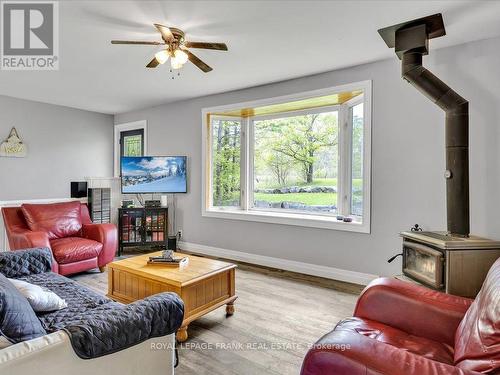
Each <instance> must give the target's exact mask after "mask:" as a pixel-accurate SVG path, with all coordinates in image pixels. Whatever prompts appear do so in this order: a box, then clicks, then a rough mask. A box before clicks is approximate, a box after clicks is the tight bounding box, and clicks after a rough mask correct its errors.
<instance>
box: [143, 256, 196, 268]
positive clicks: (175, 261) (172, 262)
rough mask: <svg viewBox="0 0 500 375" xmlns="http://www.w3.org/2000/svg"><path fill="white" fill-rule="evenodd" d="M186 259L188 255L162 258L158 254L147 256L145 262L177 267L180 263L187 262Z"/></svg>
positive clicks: (187, 259)
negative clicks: (147, 258) (156, 255)
mask: <svg viewBox="0 0 500 375" xmlns="http://www.w3.org/2000/svg"><path fill="white" fill-rule="evenodd" d="M188 261H189V258H188V257H179V258H175V257H174V258H163V257H161V256H159V257H149V260H148V262H147V264H154V265H162V266H170V267H178V266H180V265H185V264H187V262H188Z"/></svg>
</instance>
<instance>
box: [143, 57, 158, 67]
mask: <svg viewBox="0 0 500 375" xmlns="http://www.w3.org/2000/svg"><path fill="white" fill-rule="evenodd" d="M158 65H160V63H159V62H158V60H156V57H153V60H151V61H150V62H149V64H148V65H146V68H156V67H157V66H158Z"/></svg>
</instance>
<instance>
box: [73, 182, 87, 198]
mask: <svg viewBox="0 0 500 375" xmlns="http://www.w3.org/2000/svg"><path fill="white" fill-rule="evenodd" d="M86 196H87V182H85V181H71V198H85V197H86Z"/></svg>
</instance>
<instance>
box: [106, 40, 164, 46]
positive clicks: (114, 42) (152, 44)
mask: <svg viewBox="0 0 500 375" xmlns="http://www.w3.org/2000/svg"><path fill="white" fill-rule="evenodd" d="M111 44H144V45H151V46H159V45H161V44H165V43H163V42H146V41H140V40H112V41H111Z"/></svg>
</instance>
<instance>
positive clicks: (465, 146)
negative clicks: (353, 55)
mask: <svg viewBox="0 0 500 375" xmlns="http://www.w3.org/2000/svg"><path fill="white" fill-rule="evenodd" d="M378 32H379V34H380V36H381V37H382V39H384V41H385V43H386V44H387V46H388V47H389V48H394V49H395V52H396V55H397V56H398V58H399V59H400V60H401V75H402V77H403V79H405V80H406V81H407V82H409V83H410V84H411V85H413V86H414V87H415V88H416V89H417V90H419V91H420V92H422V93H423V94H424V95H425V96H427V97H428V98H429V99H430V100H432V101H433V102H434V103H435V104H436V105H437V106H439V107H440V108H441V109H442V110H443V111H444V112H445V113H446V120H445V142H446V145H445V146H446V147H445V149H446V170H445V172H444V177H445V179H446V210H447V229H448V230H447V231H446V232H422V231H418V230H415V231H411V232H403V233H401V236H402V237H403V253H402V255H403V273H404V274H405V275H406V276H408V277H410V278H412V279H414V280H417V281H419V282H421V283H423V284H425V285H427V286H429V287H432V288H434V289H437V290H442V291H445V292H447V293H451V294H457V295H461V296H465V297H475V295H476V294H477V292H478V291H479V289H480V288H481V285H482V283H483V280H484V278H485V276H486V273H487V272H488V269H489V268H490V266H491V265H492V264H493V263H494V261H495V260H496V259H497V258H498V257H499V256H500V242H498V241H491V240H488V239H484V238H480V237H477V236H470V235H469V232H470V214H469V102H468V101H467V100H466V99H464V98H463V97H462V96H460V95H459V94H458V93H456V92H455V91H454V90H453V89H451V88H450V87H449V86H448V85H446V83H444V82H443V81H441V80H440V79H439V78H438V77H436V76H435V75H434V74H432V72H430V71H429V70H428V69H426V68H425V67H424V66H423V65H422V57H423V55H427V54H428V53H429V40H430V39H433V38H438V37H441V36H444V35H446V31H445V28H444V22H443V17H442V15H441V14H440V13H438V14H434V15H431V16H427V17H423V18H419V19H416V20H411V21H408V22H403V23H400V24H397V25H393V26H389V27H386V28H383V29H380V30H379V31H378ZM394 258H395V257H393V258H391V259H390V260H389V262H390V261H392V260H394Z"/></svg>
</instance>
